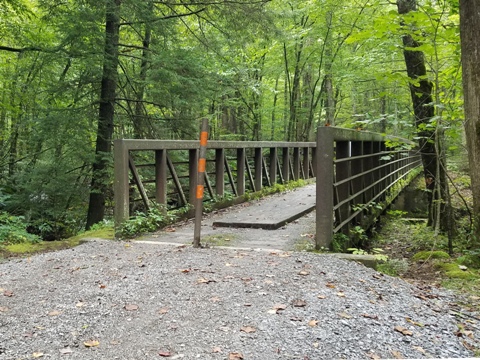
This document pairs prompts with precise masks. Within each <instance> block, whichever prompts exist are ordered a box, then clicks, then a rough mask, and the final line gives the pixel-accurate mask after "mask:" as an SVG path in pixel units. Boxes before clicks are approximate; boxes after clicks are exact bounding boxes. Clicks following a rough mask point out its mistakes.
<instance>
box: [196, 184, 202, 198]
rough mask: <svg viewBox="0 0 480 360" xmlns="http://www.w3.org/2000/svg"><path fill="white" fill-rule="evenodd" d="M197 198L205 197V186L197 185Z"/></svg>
mask: <svg viewBox="0 0 480 360" xmlns="http://www.w3.org/2000/svg"><path fill="white" fill-rule="evenodd" d="M197 199H203V186H202V185H197Z"/></svg>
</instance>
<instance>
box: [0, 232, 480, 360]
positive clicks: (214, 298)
mask: <svg viewBox="0 0 480 360" xmlns="http://www.w3.org/2000/svg"><path fill="white" fill-rule="evenodd" d="M0 288H1V289H2V290H1V292H0V359H32V358H45V359H132V360H134V359H157V358H158V359H160V358H168V359H259V360H268V359H303V360H305V359H369V358H371V359H379V358H400V357H403V358H432V357H438V358H459V357H469V356H470V357H471V356H473V353H472V352H471V351H469V350H467V348H466V346H465V345H464V344H463V342H464V341H467V340H468V336H467V335H469V333H466V331H467V330H468V326H470V325H471V326H472V327H475V326H478V323H477V325H474V324H475V322H474V321H476V320H475V318H473V317H469V318H468V319H470V320H468V321H470V322H468V321H463V323H464V324H465V326H467V328H465V334H464V337H460V336H457V334H456V332H457V331H458V327H457V324H458V323H460V322H462V321H461V319H459V318H456V317H455V316H453V315H452V314H451V308H452V304H451V303H452V302H453V301H454V299H453V298H452V297H451V296H450V295H449V294H448V293H443V292H442V293H438V292H435V291H433V290H431V291H430V290H428V289H427V290H425V289H424V290H420V289H418V288H416V287H414V286H412V285H410V284H408V283H406V282H404V281H403V280H401V279H398V278H392V277H389V276H382V275H380V274H378V273H377V272H375V271H373V270H371V269H368V268H366V267H364V266H362V265H359V264H356V263H352V262H347V261H344V260H340V259H336V258H334V257H332V256H329V255H316V254H312V253H295V252H293V253H284V252H277V251H271V250H269V251H246V250H234V249H219V248H211V249H193V248H191V247H188V246H173V245H165V244H145V243H134V242H132V243H127V242H114V241H90V242H87V243H85V244H83V245H81V246H79V247H77V248H75V249H70V250H64V251H59V252H55V253H48V254H41V255H37V256H33V257H31V258H28V259H22V260H11V261H9V262H7V263H4V264H0ZM471 315H472V314H470V316H471ZM473 315H475V314H473ZM475 316H477V317H478V315H475ZM469 324H470V325H469ZM474 330H475V328H474ZM475 335H478V334H473V333H472V334H471V336H475ZM477 338H478V336H477Z"/></svg>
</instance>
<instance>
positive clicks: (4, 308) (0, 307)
mask: <svg viewBox="0 0 480 360" xmlns="http://www.w3.org/2000/svg"><path fill="white" fill-rule="evenodd" d="M8 310H9V309H8V308H7V307H6V306H0V312H7V311H8Z"/></svg>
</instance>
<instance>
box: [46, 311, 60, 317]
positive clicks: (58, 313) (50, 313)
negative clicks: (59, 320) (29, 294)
mask: <svg viewBox="0 0 480 360" xmlns="http://www.w3.org/2000/svg"><path fill="white" fill-rule="evenodd" d="M61 313H62V312H61V311H58V310H53V311H50V312H49V313H48V316H57V315H60V314H61Z"/></svg>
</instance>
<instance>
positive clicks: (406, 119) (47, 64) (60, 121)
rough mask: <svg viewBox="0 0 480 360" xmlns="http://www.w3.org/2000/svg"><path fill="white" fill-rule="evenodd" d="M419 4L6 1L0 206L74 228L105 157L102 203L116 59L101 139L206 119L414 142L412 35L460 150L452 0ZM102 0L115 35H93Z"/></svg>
mask: <svg viewBox="0 0 480 360" xmlns="http://www.w3.org/2000/svg"><path fill="white" fill-rule="evenodd" d="M419 5H420V7H419V11H417V12H415V13H411V14H408V15H405V16H400V15H398V12H397V9H396V6H395V5H393V4H387V3H385V2H380V1H377V0H363V1H347V0H341V1H338V0H309V1H290V2H283V1H267V0H264V1H261V0H241V1H237V2H230V1H212V2H196V1H189V2H185V1H162V2H159V1H150V0H146V1H134V0H124V1H122V2H121V4H120V2H118V3H117V2H115V1H113V0H103V1H91V0H81V1H80V0H66V1H63V2H61V3H58V2H57V1H53V0H32V1H27V0H9V1H6V2H2V3H0V18H1V19H2V21H1V22H0V31H1V33H2V37H1V38H0V62H1V63H2V67H1V68H0V191H1V192H2V193H4V194H7V195H8V196H9V197H8V199H6V200H5V201H3V203H0V209H2V210H4V211H8V212H9V213H10V214H14V215H19V216H23V217H24V219H25V221H26V222H27V223H28V224H29V229H31V231H32V232H34V233H36V234H38V235H40V236H42V237H44V238H59V237H65V236H69V235H71V234H74V233H76V232H78V231H79V230H80V229H82V228H83V227H84V225H85V217H86V212H87V207H88V201H89V193H90V191H91V188H90V184H91V179H92V164H93V162H94V160H95V159H97V160H95V161H98V158H99V157H101V158H102V161H103V164H107V167H106V168H105V169H102V170H101V172H102V174H101V176H100V175H99V174H95V173H94V174H93V175H94V176H97V175H98V176H99V177H98V179H100V180H99V181H101V182H103V183H104V184H103V185H104V189H107V190H106V191H104V194H103V195H105V202H106V213H105V216H107V217H108V216H110V215H111V211H112V204H111V200H112V193H111V192H112V191H111V189H112V183H113V180H112V171H111V160H112V154H111V153H110V152H109V151H107V152H105V153H102V152H100V153H99V152H98V147H97V153H95V143H96V141H97V142H98V134H99V133H98V131H99V128H98V123H99V103H100V102H101V100H102V99H101V96H102V95H101V92H102V90H103V88H104V82H105V74H106V70H105V69H107V70H108V69H109V66H113V65H112V64H114V63H115V64H116V62H115V61H117V60H118V66H113V69H110V70H114V71H115V76H116V77H117V79H116V95H115V101H114V104H113V105H114V124H113V125H114V126H113V135H112V138H113V139H115V138H157V139H192V138H195V137H196V136H197V129H198V124H199V121H198V119H200V118H202V117H208V118H209V119H210V125H211V138H213V139H219V140H233V139H240V140H299V141H307V140H309V141H310V140H313V139H314V138H315V128H316V127H317V126H319V125H323V124H325V123H328V124H335V125H336V126H343V127H351V128H357V127H360V128H363V129H367V130H372V131H379V132H384V133H391V134H395V135H402V136H405V137H410V138H413V137H414V136H415V127H414V121H413V118H412V111H411V99H410V98H409V90H408V83H409V81H412V80H409V79H408V76H407V73H406V71H405V64H404V62H403V61H404V60H403V54H402V43H401V36H402V34H404V33H405V31H409V32H410V33H411V34H412V36H414V37H416V38H417V39H418V40H419V41H421V43H422V44H423V45H422V46H421V48H420V49H419V50H420V51H423V52H424V53H425V55H426V59H427V64H428V68H429V74H430V75H429V76H431V79H430V80H431V81H432V82H433V83H434V85H435V96H434V102H435V108H436V111H437V116H435V118H433V119H431V121H430V123H429V125H428V126H432V127H436V126H440V125H441V126H442V129H443V130H442V131H445V133H446V136H447V138H446V141H447V143H448V144H447V145H448V147H447V148H448V151H451V152H452V151H456V150H455V149H458V148H461V147H462V143H463V142H462V138H461V131H460V130H461V129H460V124H461V121H462V113H461V102H460V97H461V89H460V85H461V84H459V79H460V75H461V74H460V73H461V71H460V67H459V47H458V46H459V45H458V15H457V9H456V8H452V7H451V4H450V2H449V1H428V0H424V1H419ZM112 6H118V8H116V9H117V10H118V11H119V12H120V14H119V15H120V16H119V23H118V24H117V25H118V33H119V39H118V43H116V42H115V41H114V40H112V39H111V38H109V37H108V35H106V31H105V23H106V19H108V16H106V15H109V14H106V9H112ZM111 11H113V10H111ZM109 41H110V43H109ZM108 46H113V47H115V49H116V50H117V56H118V59H116V60H115V59H113V56H115V52H112V53H111V54H110V55H109V56H107V55H106V53H107V49H108V48H109V47H108ZM112 54H113V55H112ZM107 74H108V71H107ZM102 77H103V80H102ZM100 120H102V118H101V116H100ZM109 140H110V139H107V141H109ZM94 191H96V190H94ZM139 226H140V225H139ZM142 226H143V225H142ZM142 226H140V227H142Z"/></svg>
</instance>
